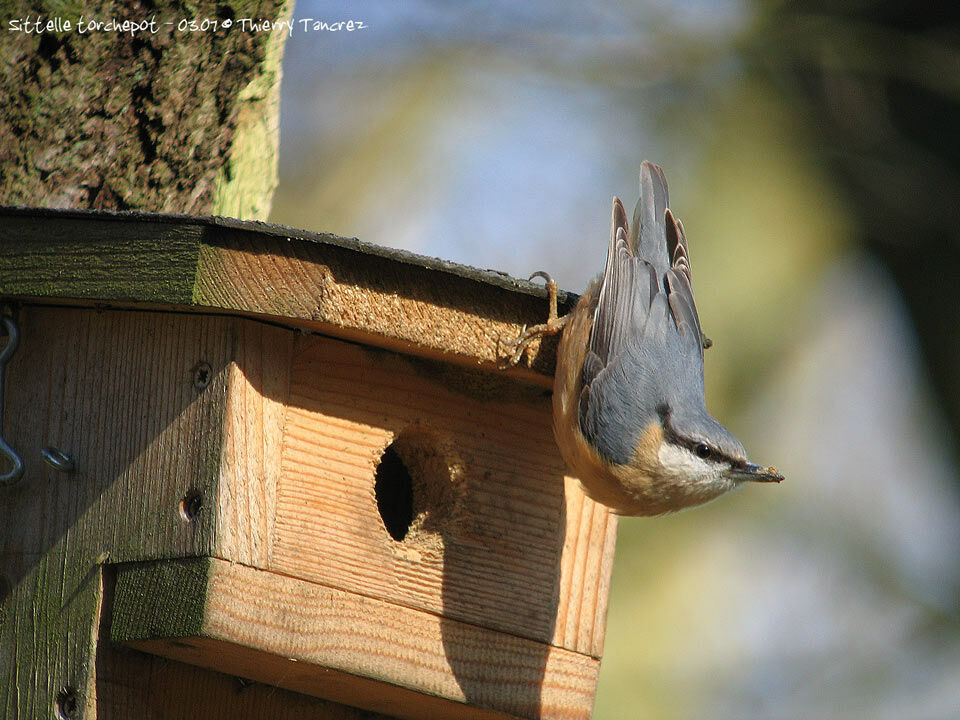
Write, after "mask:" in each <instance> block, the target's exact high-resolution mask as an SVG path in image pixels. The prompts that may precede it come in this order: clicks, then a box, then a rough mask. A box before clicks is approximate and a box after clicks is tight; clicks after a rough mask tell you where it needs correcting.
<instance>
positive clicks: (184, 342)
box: [0, 307, 237, 717]
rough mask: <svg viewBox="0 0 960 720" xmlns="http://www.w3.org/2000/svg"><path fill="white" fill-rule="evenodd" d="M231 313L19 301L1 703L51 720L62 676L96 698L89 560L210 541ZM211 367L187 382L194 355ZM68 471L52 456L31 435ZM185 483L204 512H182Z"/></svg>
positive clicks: (5, 499)
mask: <svg viewBox="0 0 960 720" xmlns="http://www.w3.org/2000/svg"><path fill="white" fill-rule="evenodd" d="M236 322H237V321H235V320H232V319H229V318H205V317H200V316H191V315H174V314H157V313H130V312H103V313H97V312H95V311H92V310H71V309H64V308H40V307H24V308H21V311H20V313H19V324H20V328H21V344H20V348H19V350H18V351H17V353H16V354H15V355H14V357H13V360H12V362H11V364H10V366H9V368H8V371H7V372H8V374H7V397H6V408H5V434H6V437H7V439H8V440H9V442H10V443H11V445H13V447H15V448H17V449H18V450H19V451H20V453H21V454H22V456H23V459H24V463H25V465H26V472H25V475H24V477H23V478H22V479H21V480H20V482H19V483H17V484H16V485H13V486H10V487H4V488H0V528H2V532H0V574H2V575H3V576H4V578H5V580H6V584H7V586H8V587H9V588H10V589H11V590H10V593H9V595H8V596H7V597H5V598H3V599H2V605H3V607H2V613H0V648H2V649H0V716H3V717H49V716H50V713H51V711H52V710H51V708H52V707H53V704H54V701H55V697H56V695H57V693H58V692H59V690H60V689H61V688H63V687H73V688H75V689H76V691H77V697H78V698H79V702H81V703H87V702H89V701H90V698H91V696H90V683H91V682H92V677H93V675H92V673H93V664H92V658H93V652H94V644H93V642H94V640H93V638H94V634H93V628H94V627H95V623H96V618H97V614H98V603H99V590H100V589H99V565H100V564H101V563H104V562H108V561H123V560H133V559H144V558H158V557H172V556H180V555H197V554H207V553H211V552H212V551H213V548H214V546H215V543H216V522H215V521H216V513H215V512H214V508H213V507H211V505H210V503H211V501H212V500H213V498H214V495H213V494H212V491H213V489H214V488H215V486H216V482H217V479H218V478H217V475H218V466H219V463H220V459H219V458H220V450H221V444H222V431H221V426H222V417H221V416H222V412H223V408H224V406H225V404H226V390H227V383H226V372H225V368H226V365H227V358H228V356H229V349H230V342H229V336H230V326H232V325H233V324H234V323H236ZM200 361H205V362H207V363H208V364H209V365H210V367H211V370H212V373H211V382H210V385H209V386H208V387H207V388H206V389H205V390H203V391H198V390H196V389H195V388H194V387H193V384H192V379H193V372H192V368H193V367H194V366H195V365H196V364H197V363H198V362H200ZM47 445H50V446H54V447H57V448H60V449H61V450H63V451H65V452H67V453H69V454H70V455H71V456H72V457H73V458H74V459H75V461H76V464H77V471H76V472H75V473H73V474H70V475H65V474H62V473H59V472H56V471H54V470H53V469H51V468H50V467H48V466H47V465H46V464H45V463H44V462H43V461H42V459H41V456H40V448H41V447H44V446H47ZM190 490H194V491H196V492H198V493H200V495H201V496H202V497H205V498H206V504H207V507H206V510H205V511H203V512H201V513H200V514H199V515H198V516H197V518H196V519H195V520H194V521H192V522H187V521H186V520H185V519H184V518H183V517H182V515H181V514H180V511H179V503H180V501H181V499H182V498H183V497H184V495H185V494H186V493H187V492H188V491H190Z"/></svg>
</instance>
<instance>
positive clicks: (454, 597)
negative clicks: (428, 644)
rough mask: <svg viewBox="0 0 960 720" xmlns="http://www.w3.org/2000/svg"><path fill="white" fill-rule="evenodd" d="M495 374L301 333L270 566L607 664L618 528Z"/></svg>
mask: <svg viewBox="0 0 960 720" xmlns="http://www.w3.org/2000/svg"><path fill="white" fill-rule="evenodd" d="M494 378H495V380H494V381H493V382H491V383H483V382H479V383H478V382H475V381H476V380H477V378H476V376H474V375H472V374H471V373H468V372H465V371H458V370H455V369H452V370H451V368H450V367H449V366H446V365H440V364H439V363H433V362H426V361H420V360H414V359H408V358H405V357H404V356H401V355H398V354H395V353H391V352H387V351H381V350H374V349H371V348H367V347H363V346H360V345H355V344H351V343H346V342H341V341H337V340H332V339H329V338H322V337H316V336H313V337H311V336H300V337H299V338H298V339H297V340H296V341H295V344H294V348H293V352H292V364H291V369H290V378H289V393H288V398H287V407H286V415H285V418H284V429H283V443H282V449H281V466H280V477H279V486H278V488H277V498H276V503H277V504H276V521H275V524H274V530H273V534H274V536H273V545H272V552H271V553H270V562H269V565H270V569H272V570H274V571H278V572H282V573H285V574H289V575H291V576H294V577H299V578H304V579H307V580H311V581H315V582H319V583H323V584H327V585H331V586H335V587H338V588H342V589H345V590H349V591H351V592H355V593H358V594H361V595H365V596H370V597H375V598H379V599H383V600H386V601H389V602H392V603H396V604H398V605H401V606H405V607H411V608H416V609H420V610H426V611H429V612H431V613H435V614H437V615H440V616H442V617H447V618H451V619H456V620H461V621H465V622H469V623H473V624H476V625H479V626H481V627H487V628H491V629H496V630H502V631H505V632H509V633H511V634H514V635H518V636H521V637H526V638H529V639H532V640H538V641H541V642H546V643H551V644H555V645H558V646H560V647H565V648H567V649H571V650H575V651H578V652H583V653H585V654H589V655H592V656H594V657H599V655H600V651H601V649H602V635H603V622H604V616H605V614H606V613H605V603H606V595H607V592H606V591H607V584H608V581H609V573H610V566H611V564H612V557H613V544H614V538H615V532H616V527H615V525H616V523H615V519H614V517H613V516H611V515H610V514H609V513H608V512H607V510H606V509H605V508H603V507H602V506H599V505H597V504H595V503H593V502H592V501H591V500H589V499H588V498H586V497H585V496H584V495H583V493H582V491H581V490H580V488H579V486H578V483H577V482H576V481H575V480H574V479H572V478H570V477H567V476H566V471H565V468H564V465H563V461H562V459H561V458H560V456H559V453H558V452H557V450H556V447H555V444H554V440H553V436H552V431H551V414H550V401H549V397H546V396H544V394H543V392H542V391H541V390H539V389H533V388H526V387H524V386H518V385H516V384H514V383H513V382H512V381H508V380H505V379H502V378H496V376H494Z"/></svg>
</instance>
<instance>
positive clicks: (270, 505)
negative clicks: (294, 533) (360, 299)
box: [216, 321, 294, 568]
mask: <svg viewBox="0 0 960 720" xmlns="http://www.w3.org/2000/svg"><path fill="white" fill-rule="evenodd" d="M235 332H236V335H235V345H234V348H233V357H232V362H231V363H230V365H229V369H228V379H227V382H228V388H229V389H228V401H227V408H226V411H225V417H224V439H223V454H222V456H221V467H220V484H219V487H218V490H219V492H218V498H217V502H216V508H217V513H218V515H219V526H220V528H221V529H222V532H221V533H220V536H219V538H218V543H217V549H216V552H217V554H218V555H219V556H220V557H224V558H230V559H231V560H233V561H234V562H241V563H245V564H247V565H253V566H255V567H262V568H265V567H268V566H269V559H270V553H271V550H272V548H273V545H274V537H273V535H274V531H273V527H274V522H275V520H276V512H277V487H278V486H279V484H280V465H281V449H282V444H283V432H284V422H285V419H286V402H287V397H288V393H289V387H290V365H291V362H292V360H291V353H292V350H293V342H294V333H293V332H292V331H290V330H287V329H285V328H279V327H274V326H271V325H267V324H265V323H259V322H252V321H246V322H239V323H237V326H236V331H235Z"/></svg>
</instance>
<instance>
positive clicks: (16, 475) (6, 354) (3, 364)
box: [0, 315, 23, 485]
mask: <svg viewBox="0 0 960 720" xmlns="http://www.w3.org/2000/svg"><path fill="white" fill-rule="evenodd" d="M0 322H3V325H4V327H5V328H6V329H7V344H6V345H5V346H4V348H3V350H0V455H6V456H7V458H9V459H10V462H11V463H12V464H13V468H12V469H11V470H9V471H7V472H5V473H4V474H2V475H0V485H13V484H14V483H15V482H17V480H19V479H20V478H21V477H22V476H23V460H21V459H20V456H19V455H17V453H16V451H15V450H14V449H13V448H12V447H10V445H9V444H8V443H7V441H6V440H4V438H3V407H4V402H3V390H4V380H5V378H6V374H7V372H6V371H7V363H8V362H9V361H10V358H11V357H13V353H14V351H16V349H17V345H18V344H19V343H20V329H19V328H18V327H17V322H16V320H14V319H13V318H12V317H10V316H9V315H0Z"/></svg>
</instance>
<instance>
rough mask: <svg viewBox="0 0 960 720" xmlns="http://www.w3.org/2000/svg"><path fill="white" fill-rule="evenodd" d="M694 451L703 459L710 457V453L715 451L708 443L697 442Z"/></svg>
mask: <svg viewBox="0 0 960 720" xmlns="http://www.w3.org/2000/svg"><path fill="white" fill-rule="evenodd" d="M693 451H694V452H695V453H696V454H697V457H698V458H700V459H701V460H706V459H707V458H708V457H710V455H711V454H712V452H713V451H712V450H711V449H710V446H709V445H707V444H706V443H697V446H696V447H695V448H694V449H693Z"/></svg>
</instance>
